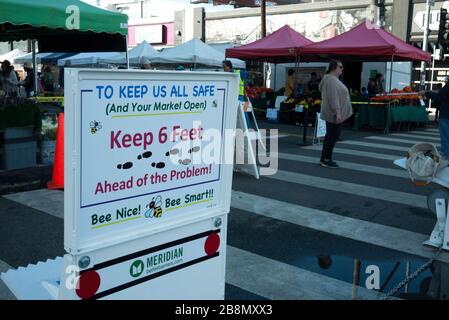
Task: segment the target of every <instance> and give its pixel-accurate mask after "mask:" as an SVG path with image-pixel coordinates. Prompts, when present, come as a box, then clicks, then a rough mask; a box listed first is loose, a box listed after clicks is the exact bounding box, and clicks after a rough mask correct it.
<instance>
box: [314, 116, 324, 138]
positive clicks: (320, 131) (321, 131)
mask: <svg viewBox="0 0 449 320" xmlns="http://www.w3.org/2000/svg"><path fill="white" fill-rule="evenodd" d="M316 123H317V129H316V137H317V138H322V137H325V136H326V121H324V120H323V119H321V117H320V113H319V112H317V114H316Z"/></svg>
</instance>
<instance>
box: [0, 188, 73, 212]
mask: <svg viewBox="0 0 449 320" xmlns="http://www.w3.org/2000/svg"><path fill="white" fill-rule="evenodd" d="M3 197H4V198H6V199H8V200H11V201H15V202H18V203H21V204H23V205H25V206H28V207H31V208H33V209H36V210H40V211H43V212H46V213H48V214H50V215H52V216H54V217H57V218H64V192H61V191H57V190H47V189H38V190H33V191H27V192H19V193H14V194H9V195H5V196H3Z"/></svg>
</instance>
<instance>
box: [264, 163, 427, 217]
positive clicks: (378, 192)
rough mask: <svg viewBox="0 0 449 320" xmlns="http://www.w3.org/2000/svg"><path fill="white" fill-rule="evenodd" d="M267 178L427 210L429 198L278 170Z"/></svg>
mask: <svg viewBox="0 0 449 320" xmlns="http://www.w3.org/2000/svg"><path fill="white" fill-rule="evenodd" d="M325 170H331V169H325ZM266 178H267V179H276V180H280V181H285V182H290V183H296V184H301V185H305V186H308V187H316V188H320V189H325V190H330V191H333V192H342V193H347V194H351V195H357V196H362V197H367V198H371V199H377V200H383V201H389V202H394V203H399V204H404V205H407V206H413V207H418V208H424V209H427V197H425V196H422V195H416V194H411V193H406V192H401V191H393V190H388V189H383V188H377V187H371V186H365V185H361V184H356V183H350V182H343V181H339V180H333V179H328V178H321V177H315V176H310V175H306V174H301V173H296V172H290V171H284V170H278V171H277V173H276V174H274V175H272V176H267V177H266Z"/></svg>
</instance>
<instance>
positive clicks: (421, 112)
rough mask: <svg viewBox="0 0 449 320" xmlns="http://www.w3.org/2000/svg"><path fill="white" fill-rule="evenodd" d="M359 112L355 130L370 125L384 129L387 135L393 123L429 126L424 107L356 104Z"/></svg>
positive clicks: (355, 107) (355, 106)
mask: <svg viewBox="0 0 449 320" xmlns="http://www.w3.org/2000/svg"><path fill="white" fill-rule="evenodd" d="M353 107H354V109H355V110H357V111H358V112H357V118H356V122H355V125H354V129H359V128H360V127H361V126H364V125H368V126H370V127H373V128H383V129H384V133H385V134H387V133H388V132H389V130H390V127H391V125H392V124H393V123H399V125H400V124H401V123H402V122H408V123H417V124H418V123H423V124H427V122H428V120H429V118H428V114H427V110H426V107H423V106H398V105H392V104H382V103H377V104H374V103H366V104H361V103H360V104H354V105H353Z"/></svg>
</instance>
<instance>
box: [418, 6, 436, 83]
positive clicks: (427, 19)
mask: <svg viewBox="0 0 449 320" xmlns="http://www.w3.org/2000/svg"><path fill="white" fill-rule="evenodd" d="M434 4H435V0H427V1H426V17H425V20H424V27H425V29H424V36H423V42H422V49H423V51H427V42H428V40H429V24H430V7H432V6H433V5H434ZM420 85H421V90H425V89H426V62H424V61H422V62H421V83H420Z"/></svg>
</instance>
